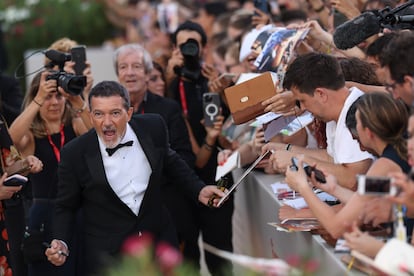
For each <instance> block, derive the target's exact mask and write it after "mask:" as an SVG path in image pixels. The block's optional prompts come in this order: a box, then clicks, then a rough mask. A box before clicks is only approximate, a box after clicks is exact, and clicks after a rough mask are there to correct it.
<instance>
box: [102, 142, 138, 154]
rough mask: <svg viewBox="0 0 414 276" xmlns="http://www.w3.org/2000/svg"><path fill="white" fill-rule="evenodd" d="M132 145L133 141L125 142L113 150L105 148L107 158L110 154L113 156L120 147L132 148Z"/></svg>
mask: <svg viewBox="0 0 414 276" xmlns="http://www.w3.org/2000/svg"><path fill="white" fill-rule="evenodd" d="M133 143H134V141H128V142H125V143H123V144H122V143H120V144H118V145H117V146H116V147H114V148H106V149H105V150H106V152H107V153H108V154H109V156H112V154H114V153H115V152H116V151H117V150H118V149H120V148H122V147H130V146H132V144H133Z"/></svg>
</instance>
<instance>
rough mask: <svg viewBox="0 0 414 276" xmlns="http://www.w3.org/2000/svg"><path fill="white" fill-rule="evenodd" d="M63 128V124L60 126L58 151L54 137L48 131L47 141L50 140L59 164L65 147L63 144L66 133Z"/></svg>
mask: <svg viewBox="0 0 414 276" xmlns="http://www.w3.org/2000/svg"><path fill="white" fill-rule="evenodd" d="M63 127H64V125H63V124H62V125H61V126H60V148H59V149H58V148H57V147H56V145H55V143H53V140H52V137H51V136H50V134H49V131H48V130H47V129H46V133H47V139H48V140H49V144H50V145H51V146H52V149H53V153H54V154H55V156H56V160H57V161H58V163H59V162H60V149H61V148H62V147H63V144H64V143H65V132H64V131H63Z"/></svg>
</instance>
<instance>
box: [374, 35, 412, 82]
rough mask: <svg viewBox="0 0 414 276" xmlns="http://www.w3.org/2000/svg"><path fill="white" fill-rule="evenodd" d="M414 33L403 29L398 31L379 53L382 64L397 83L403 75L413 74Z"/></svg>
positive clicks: (402, 78)
mask: <svg viewBox="0 0 414 276" xmlns="http://www.w3.org/2000/svg"><path fill="white" fill-rule="evenodd" d="M413 60H414V33H413V32H412V31H408V30H403V31H400V32H398V33H397V34H396V35H395V37H394V38H392V39H391V41H390V42H389V43H388V45H387V46H386V47H385V49H384V51H383V52H382V54H381V55H380V62H381V65H382V66H387V67H388V68H389V70H390V74H391V78H392V79H393V80H395V81H396V82H398V83H402V82H404V76H407V75H408V76H414V62H412V61H413Z"/></svg>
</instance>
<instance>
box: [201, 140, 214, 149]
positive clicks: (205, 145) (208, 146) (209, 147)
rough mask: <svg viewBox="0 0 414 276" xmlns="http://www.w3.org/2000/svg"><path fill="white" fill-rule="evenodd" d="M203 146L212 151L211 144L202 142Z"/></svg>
mask: <svg viewBox="0 0 414 276" xmlns="http://www.w3.org/2000/svg"><path fill="white" fill-rule="evenodd" d="M203 145H204V147H205V148H206V149H207V150H209V151H212V150H213V146H212V145H209V144H207V142H204V144H203Z"/></svg>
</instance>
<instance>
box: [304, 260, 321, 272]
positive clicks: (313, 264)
mask: <svg viewBox="0 0 414 276" xmlns="http://www.w3.org/2000/svg"><path fill="white" fill-rule="evenodd" d="M318 268H319V262H318V261H316V260H308V261H307V262H306V263H305V271H306V272H308V273H314V272H316V270H318Z"/></svg>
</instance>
